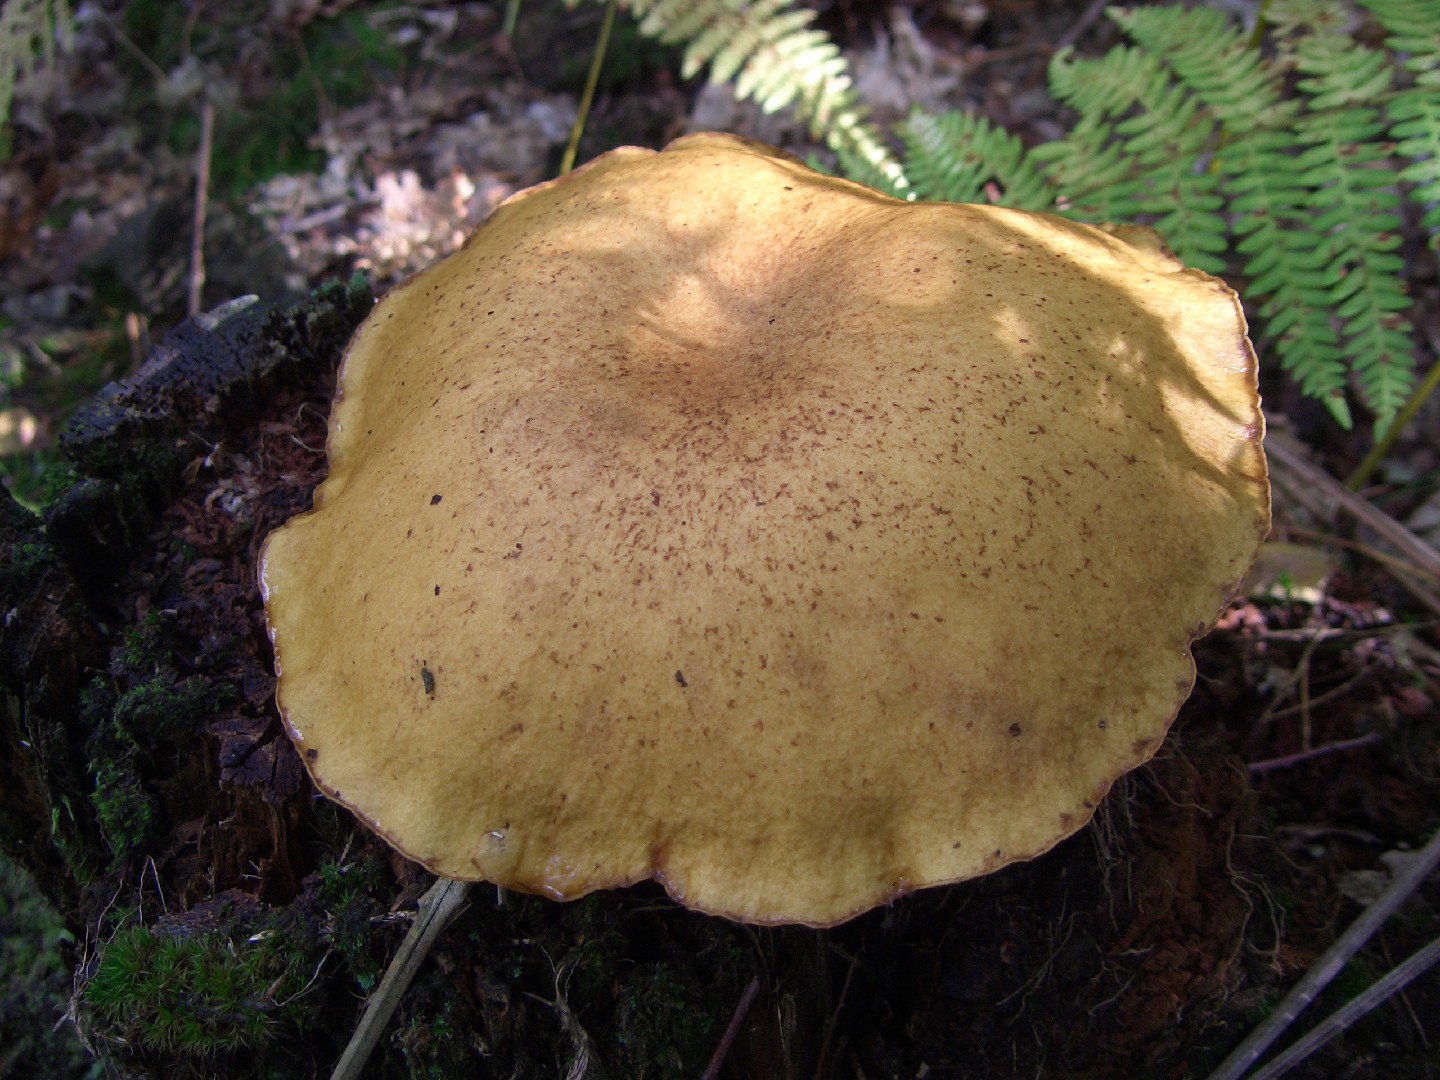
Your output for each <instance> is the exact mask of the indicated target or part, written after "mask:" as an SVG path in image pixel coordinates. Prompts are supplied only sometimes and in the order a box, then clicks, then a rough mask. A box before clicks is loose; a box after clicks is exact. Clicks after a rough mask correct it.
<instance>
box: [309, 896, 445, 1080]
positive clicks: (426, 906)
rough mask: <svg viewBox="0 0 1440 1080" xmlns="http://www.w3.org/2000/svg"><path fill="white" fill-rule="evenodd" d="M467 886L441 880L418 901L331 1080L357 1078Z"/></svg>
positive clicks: (352, 1079)
mask: <svg viewBox="0 0 1440 1080" xmlns="http://www.w3.org/2000/svg"><path fill="white" fill-rule="evenodd" d="M470 885H471V883H470V882H468V881H455V880H454V879H452V878H443V877H442V878H439V879H437V880H436V882H435V884H434V885H432V886H430V890H429V891H428V892H426V894H425V895H424V896H422V897H421V898H420V905H419V908H418V910H417V911H416V912H415V922H414V923H413V924H412V925H411V927H410V931H409V933H407V934H406V935H405V940H404V941H402V942H401V943H400V948H399V949H398V950H397V951H396V953H395V958H394V959H393V960H391V961H390V966H389V967H388V968H386V969H385V977H384V978H383V979H381V980H380V985H379V987H377V988H376V990H375V993H374V994H372V995H371V996H370V1000H369V1002H367V1003H366V1005H365V1012H364V1013H362V1014H361V1016H360V1023H359V1024H358V1025H357V1026H356V1028H355V1034H353V1035H352V1036H350V1045H349V1046H347V1047H345V1053H344V1054H343V1055H342V1056H341V1058H340V1060H339V1062H338V1063H337V1064H336V1065H335V1071H334V1072H333V1073H331V1074H330V1080H355V1078H356V1077H358V1076H359V1075H360V1072H361V1070H363V1069H364V1068H365V1063H366V1062H367V1061H369V1060H370V1055H371V1054H372V1053H373V1052H374V1050H375V1044H376V1043H377V1042H379V1040H380V1035H381V1033H382V1032H384V1030H385V1025H386V1024H387V1023H389V1021H390V1017H391V1015H392V1014H393V1013H394V1012H395V1007H396V1006H397V1005H399V1004H400V999H401V997H403V996H404V994H405V991H406V990H408V989H409V988H410V983H411V982H412V981H413V980H414V978H415V973H416V972H417V971H418V970H420V965H421V964H422V963H424V961H425V957H426V956H427V955H428V954H429V952H430V947H431V946H432V945H434V944H435V939H436V938H437V937H439V936H440V931H441V930H443V929H445V925H446V924H447V923H448V922H449V921H450V920H451V919H452V918H453V917H454V916H455V913H456V912H458V911H459V910H460V906H461V905H462V904H463V903H464V902H465V896H466V894H467V893H469V891H470Z"/></svg>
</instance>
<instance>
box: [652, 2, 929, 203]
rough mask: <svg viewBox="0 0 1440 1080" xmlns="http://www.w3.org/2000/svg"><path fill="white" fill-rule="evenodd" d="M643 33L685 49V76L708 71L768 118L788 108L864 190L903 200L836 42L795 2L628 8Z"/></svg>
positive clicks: (897, 169)
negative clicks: (864, 185) (866, 186)
mask: <svg viewBox="0 0 1440 1080" xmlns="http://www.w3.org/2000/svg"><path fill="white" fill-rule="evenodd" d="M626 7H628V9H629V10H630V11H631V12H632V13H633V14H634V15H635V17H636V18H637V19H638V21H639V28H640V32H641V33H643V34H645V35H647V36H649V37H654V38H658V39H659V40H661V41H664V42H666V43H668V44H672V45H679V46H681V49H682V60H681V73H682V74H683V75H684V76H685V77H686V78H689V77H691V76H693V75H695V74H697V73H699V72H700V71H701V70H702V69H705V68H707V67H708V69H709V78H710V81H711V82H714V83H724V82H730V81H731V80H734V83H735V96H736V97H738V98H742V99H749V100H751V101H754V102H756V103H757V104H758V105H759V106H760V108H761V109H762V110H764V111H766V112H772V111H774V110H776V109H781V108H784V107H786V106H790V107H792V108H793V109H794V110H795V114H796V115H797V116H798V117H799V118H800V119H801V120H803V121H804V122H805V123H806V124H807V125H808V126H809V128H810V132H811V134H812V135H813V136H815V137H817V138H823V139H824V140H825V143H826V145H827V146H829V147H830V149H831V150H833V151H834V152H835V155H836V157H837V158H838V159H839V160H840V162H841V163H842V165H843V166H844V167H845V170H846V172H847V173H849V174H850V175H852V176H854V177H855V178H856V179H858V180H860V181H861V182H862V183H868V184H870V185H871V186H872V187H877V188H879V189H880V190H882V191H885V192H888V193H889V194H892V195H901V196H903V195H905V194H906V193H907V192H908V191H909V189H910V183H909V181H908V180H907V178H906V176H905V172H904V170H903V169H902V168H901V166H900V163H899V161H897V160H896V158H895V155H894V154H893V153H892V152H891V151H890V148H889V147H888V146H887V145H886V144H885V141H884V140H883V139H882V138H881V136H880V134H879V132H877V131H876V130H875V129H874V127H873V126H872V125H871V124H870V122H869V118H868V115H867V114H866V111H865V109H864V108H863V106H861V104H860V102H859V100H858V98H857V97H856V96H855V91H854V88H853V86H852V83H851V79H850V75H849V65H848V64H847V63H846V61H845V58H844V56H842V55H841V53H840V50H839V49H838V48H837V47H836V46H835V44H834V42H832V41H831V40H830V38H829V37H828V36H827V35H826V34H824V33H823V32H821V31H818V30H814V29H812V28H811V23H812V22H813V21H814V19H815V13H814V12H813V11H811V10H809V9H807V8H801V7H797V6H796V3H795V0H627V3H626Z"/></svg>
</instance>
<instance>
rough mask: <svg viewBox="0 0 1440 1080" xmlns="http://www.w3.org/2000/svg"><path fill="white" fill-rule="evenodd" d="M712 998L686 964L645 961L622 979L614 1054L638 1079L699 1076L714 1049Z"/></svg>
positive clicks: (621, 1069)
mask: <svg viewBox="0 0 1440 1080" xmlns="http://www.w3.org/2000/svg"><path fill="white" fill-rule="evenodd" d="M717 1026H718V1023H717V1017H716V1016H715V1014H714V1003H713V1002H711V1001H707V1000H706V995H705V993H704V992H703V990H702V988H701V987H700V986H699V985H698V984H697V983H696V982H695V981H694V977H693V975H692V974H691V973H690V971H689V970H688V969H687V968H683V967H681V966H680V965H676V964H669V963H648V964H641V965H639V966H637V967H636V968H634V969H633V970H632V971H631V972H630V973H629V974H628V975H627V976H626V977H625V978H624V980H623V982H622V983H621V990H620V994H619V997H618V999H617V1000H616V1003H615V1020H614V1024H613V1030H614V1040H615V1050H614V1056H613V1059H612V1060H614V1061H615V1062H616V1064H617V1066H618V1071H619V1073H620V1075H622V1076H629V1077H634V1078H635V1080H672V1078H673V1080H681V1078H682V1077H690V1076H696V1075H698V1074H699V1072H700V1070H702V1069H703V1068H704V1067H705V1062H706V1060H707V1058H708V1056H709V1054H710V1052H711V1050H713V1049H714V1045H713V1044H714V1040H715V1037H716V1034H717Z"/></svg>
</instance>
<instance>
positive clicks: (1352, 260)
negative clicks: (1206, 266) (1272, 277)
mask: <svg viewBox="0 0 1440 1080" xmlns="http://www.w3.org/2000/svg"><path fill="white" fill-rule="evenodd" d="M1295 59H1296V64H1297V66H1298V68H1299V71H1300V75H1301V78H1300V80H1299V86H1300V87H1301V89H1303V90H1305V91H1307V92H1308V96H1307V97H1305V98H1304V100H1305V105H1306V111H1305V113H1304V114H1302V115H1301V116H1300V118H1299V119H1298V120H1297V122H1296V126H1295V128H1296V134H1297V136H1298V140H1299V143H1300V145H1301V147H1302V148H1301V150H1300V153H1299V155H1298V157H1297V158H1296V161H1295V165H1296V167H1297V168H1298V169H1299V171H1300V182H1301V183H1302V184H1304V186H1306V187H1308V188H1309V189H1310V191H1311V195H1310V200H1309V202H1310V214H1311V216H1310V218H1309V220H1308V228H1309V229H1310V230H1311V231H1312V232H1313V233H1314V234H1315V235H1316V239H1317V247H1318V250H1319V252H1320V253H1321V254H1322V256H1323V258H1324V262H1325V264H1326V266H1327V267H1328V269H1327V285H1328V288H1329V293H1330V296H1329V302H1330V305H1331V310H1332V311H1333V313H1334V315H1335V317H1336V318H1337V319H1338V320H1340V323H1341V332H1342V335H1343V338H1344V340H1345V341H1346V344H1347V347H1348V350H1349V352H1350V354H1351V366H1352V370H1353V371H1354V373H1355V376H1356V381H1357V382H1358V384H1359V390H1360V397H1361V399H1362V400H1363V401H1364V402H1365V404H1366V405H1368V406H1369V407H1370V409H1372V410H1373V411H1374V412H1375V414H1376V417H1377V419H1378V421H1379V423H1380V424H1381V425H1382V426H1383V425H1384V424H1385V423H1387V422H1388V420H1389V418H1390V417H1392V416H1394V415H1395V413H1396V412H1397V411H1398V410H1399V408H1400V406H1401V405H1403V404H1404V402H1405V398H1406V397H1407V396H1408V394H1409V392H1410V387H1411V384H1412V382H1413V372H1414V364H1415V357H1414V343H1413V340H1412V336H1411V333H1410V324H1409V323H1408V322H1407V321H1406V320H1405V319H1404V317H1403V316H1402V315H1401V314H1400V312H1403V311H1406V310H1408V309H1409V307H1410V300H1409V297H1408V296H1406V295H1405V289H1404V285H1403V279H1402V276H1401V275H1402V272H1403V270H1404V262H1403V260H1402V259H1401V258H1400V257H1399V256H1398V255H1396V254H1395V249H1396V248H1397V247H1399V245H1400V237H1399V228H1400V212H1399V211H1400V192H1399V190H1398V188H1397V187H1396V183H1395V175H1394V173H1393V171H1392V166H1391V162H1390V157H1389V148H1388V147H1387V146H1386V145H1385V143H1384V142H1383V141H1382V136H1383V135H1384V134H1385V125H1384V123H1383V122H1382V120H1381V117H1380V110H1379V109H1378V108H1377V107H1376V104H1375V103H1376V102H1378V101H1379V100H1380V99H1381V97H1382V95H1384V94H1385V92H1386V91H1387V90H1388V89H1389V88H1390V85H1391V81H1392V79H1393V69H1392V67H1391V66H1390V64H1389V63H1388V60H1387V58H1386V57H1385V56H1384V55H1383V54H1382V53H1379V52H1377V51H1375V50H1371V49H1368V48H1365V47H1364V46H1362V45H1358V44H1356V42H1355V41H1354V40H1353V39H1351V38H1350V37H1349V36H1348V35H1341V34H1329V33H1326V34H1312V35H1310V36H1309V37H1307V38H1305V39H1303V40H1302V41H1300V42H1299V43H1298V44H1297V45H1296V48H1295Z"/></svg>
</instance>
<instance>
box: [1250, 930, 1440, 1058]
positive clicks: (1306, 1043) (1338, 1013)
mask: <svg viewBox="0 0 1440 1080" xmlns="http://www.w3.org/2000/svg"><path fill="white" fill-rule="evenodd" d="M1436 963H1440V938H1436V939H1435V940H1434V941H1432V942H1430V944H1429V945H1426V946H1425V947H1424V948H1423V949H1421V950H1420V951H1419V952H1417V953H1415V954H1414V955H1412V956H1411V957H1409V958H1408V959H1407V960H1405V961H1404V962H1403V963H1401V964H1400V965H1399V966H1397V967H1394V968H1392V969H1391V970H1389V971H1387V972H1386V973H1385V974H1384V975H1383V976H1382V977H1381V978H1379V979H1377V980H1376V981H1375V982H1374V983H1373V984H1372V985H1370V986H1369V987H1367V988H1366V989H1365V990H1364V991H1362V992H1361V993H1359V994H1357V995H1356V996H1355V997H1354V998H1352V999H1351V1000H1350V1001H1347V1002H1346V1003H1345V1004H1344V1005H1342V1006H1341V1007H1340V1008H1338V1009H1336V1010H1335V1011H1334V1012H1333V1013H1331V1014H1330V1015H1329V1016H1327V1017H1326V1018H1325V1019H1324V1020H1322V1021H1320V1023H1318V1024H1316V1025H1315V1027H1314V1028H1313V1029H1312V1030H1310V1031H1307V1032H1306V1033H1305V1034H1304V1035H1303V1036H1302V1037H1301V1038H1299V1039H1296V1040H1295V1043H1294V1045H1292V1046H1288V1047H1286V1048H1285V1050H1284V1051H1283V1052H1282V1053H1279V1054H1276V1055H1275V1057H1274V1058H1272V1059H1271V1060H1270V1062H1269V1063H1268V1064H1267V1065H1266V1066H1265V1067H1264V1068H1263V1069H1260V1070H1258V1071H1257V1072H1255V1073H1253V1074H1251V1076H1250V1080H1275V1077H1277V1076H1280V1075H1281V1074H1283V1073H1286V1072H1289V1071H1290V1070H1291V1069H1293V1068H1294V1067H1295V1066H1296V1065H1299V1064H1300V1062H1302V1061H1304V1060H1305V1059H1306V1058H1307V1057H1309V1056H1310V1055H1311V1054H1313V1053H1314V1052H1315V1051H1316V1050H1319V1049H1320V1048H1321V1047H1322V1046H1324V1045H1325V1044H1326V1043H1327V1042H1329V1041H1330V1040H1331V1039H1333V1038H1335V1036H1336V1035H1339V1034H1340V1033H1341V1032H1342V1031H1344V1030H1345V1029H1346V1028H1348V1027H1349V1026H1350V1025H1351V1024H1353V1023H1355V1021H1356V1020H1359V1019H1360V1018H1361V1017H1362V1016H1365V1015H1366V1014H1367V1013H1370V1012H1373V1011H1374V1010H1375V1009H1377V1008H1379V1007H1380V1006H1381V1005H1383V1004H1384V1003H1385V1002H1386V1000H1388V999H1389V998H1390V996H1391V995H1392V994H1396V993H1399V992H1400V991H1401V990H1403V989H1405V987H1406V986H1407V985H1409V984H1410V983H1411V982H1413V981H1414V980H1415V979H1417V978H1419V977H1420V976H1421V975H1424V974H1425V972H1427V971H1429V970H1430V969H1431V968H1432V967H1434V966H1435V965H1436Z"/></svg>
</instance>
